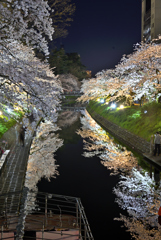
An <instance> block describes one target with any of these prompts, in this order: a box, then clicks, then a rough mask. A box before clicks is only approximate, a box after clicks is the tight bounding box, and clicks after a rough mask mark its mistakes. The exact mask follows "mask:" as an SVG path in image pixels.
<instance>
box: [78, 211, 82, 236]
mask: <svg viewBox="0 0 161 240" xmlns="http://www.w3.org/2000/svg"><path fill="white" fill-rule="evenodd" d="M81 218H82V212H81V209H80V210H79V238H80V239H81V230H82V224H81Z"/></svg>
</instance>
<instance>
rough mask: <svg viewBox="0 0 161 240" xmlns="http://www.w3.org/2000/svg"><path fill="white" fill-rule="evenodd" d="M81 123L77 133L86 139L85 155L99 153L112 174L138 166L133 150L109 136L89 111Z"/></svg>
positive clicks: (128, 170) (90, 155) (89, 155)
mask: <svg viewBox="0 0 161 240" xmlns="http://www.w3.org/2000/svg"><path fill="white" fill-rule="evenodd" d="M81 123H82V127H81V129H80V130H78V131H77V134H79V135H81V137H82V138H83V139H84V150H86V151H84V156H85V157H93V156H95V155H98V156H99V157H100V159H101V160H103V161H101V163H102V164H103V165H104V166H106V167H107V168H108V169H110V170H112V171H111V174H118V173H119V172H120V170H121V172H122V173H123V172H124V173H127V172H130V171H131V170H132V169H133V167H136V166H137V159H136V158H135V157H134V155H133V154H132V152H130V151H128V150H127V149H126V148H125V147H123V146H121V145H120V144H118V143H116V142H115V141H114V139H113V138H111V137H109V135H108V134H107V133H106V131H105V130H103V129H102V128H101V127H100V126H99V125H98V124H97V123H96V122H95V121H94V120H93V119H92V118H91V117H90V115H89V114H88V113H87V111H85V112H84V116H83V117H81Z"/></svg>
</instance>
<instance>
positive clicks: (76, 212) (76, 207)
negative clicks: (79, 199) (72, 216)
mask: <svg viewBox="0 0 161 240" xmlns="http://www.w3.org/2000/svg"><path fill="white" fill-rule="evenodd" d="M78 216H79V215H78V203H76V218H77V220H76V221H77V223H76V226H77V227H78Z"/></svg>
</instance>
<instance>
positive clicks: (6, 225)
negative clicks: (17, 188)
mask: <svg viewBox="0 0 161 240" xmlns="http://www.w3.org/2000/svg"><path fill="white" fill-rule="evenodd" d="M5 227H6V228H8V224H7V197H6V198H5Z"/></svg>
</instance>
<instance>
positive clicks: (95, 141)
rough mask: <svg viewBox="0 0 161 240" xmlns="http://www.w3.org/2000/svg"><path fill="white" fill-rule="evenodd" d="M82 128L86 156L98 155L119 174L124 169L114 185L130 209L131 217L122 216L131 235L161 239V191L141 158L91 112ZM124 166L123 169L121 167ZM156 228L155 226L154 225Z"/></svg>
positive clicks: (105, 164) (86, 115) (83, 120)
mask: <svg viewBox="0 0 161 240" xmlns="http://www.w3.org/2000/svg"><path fill="white" fill-rule="evenodd" d="M81 123H82V125H83V126H82V130H79V131H77V133H78V134H80V135H81V136H82V137H83V138H84V143H85V146H84V149H85V150H87V152H84V154H83V155H84V156H85V157H92V156H95V155H98V156H99V157H100V158H101V159H102V160H103V161H102V164H103V165H104V166H106V167H107V168H108V169H111V170H113V171H114V173H115V174H117V173H118V172H122V176H121V181H120V182H119V183H118V185H117V187H116V188H114V193H115V194H116V196H117V199H116V202H117V203H118V205H119V206H120V207H121V208H123V209H124V210H127V211H128V213H129V216H130V217H129V218H127V217H125V216H122V215H121V217H120V218H116V219H115V220H118V221H123V222H124V224H125V226H126V227H127V228H128V231H129V232H131V235H132V236H133V237H134V238H135V239H138V240H143V239H145V240H152V239H161V236H160V232H159V228H160V227H159V226H158V215H157V213H158V210H159V206H160V192H159V190H156V189H155V182H154V181H153V180H152V179H151V178H150V177H149V176H148V173H147V172H145V173H144V172H139V171H138V170H137V169H136V166H137V160H136V159H135V157H134V156H133V155H132V153H131V152H129V151H127V150H126V148H124V147H121V146H120V145H118V144H116V143H115V142H114V141H113V139H111V138H110V137H109V136H107V134H106V132H105V131H104V130H103V129H102V128H101V127H100V126H99V125H98V124H97V123H96V122H95V121H94V120H93V119H92V118H91V117H90V116H89V115H88V114H87V112H85V113H84V117H82V118H81ZM119 170H120V171H119ZM152 227H153V228H154V227H155V229H151V228H152Z"/></svg>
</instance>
